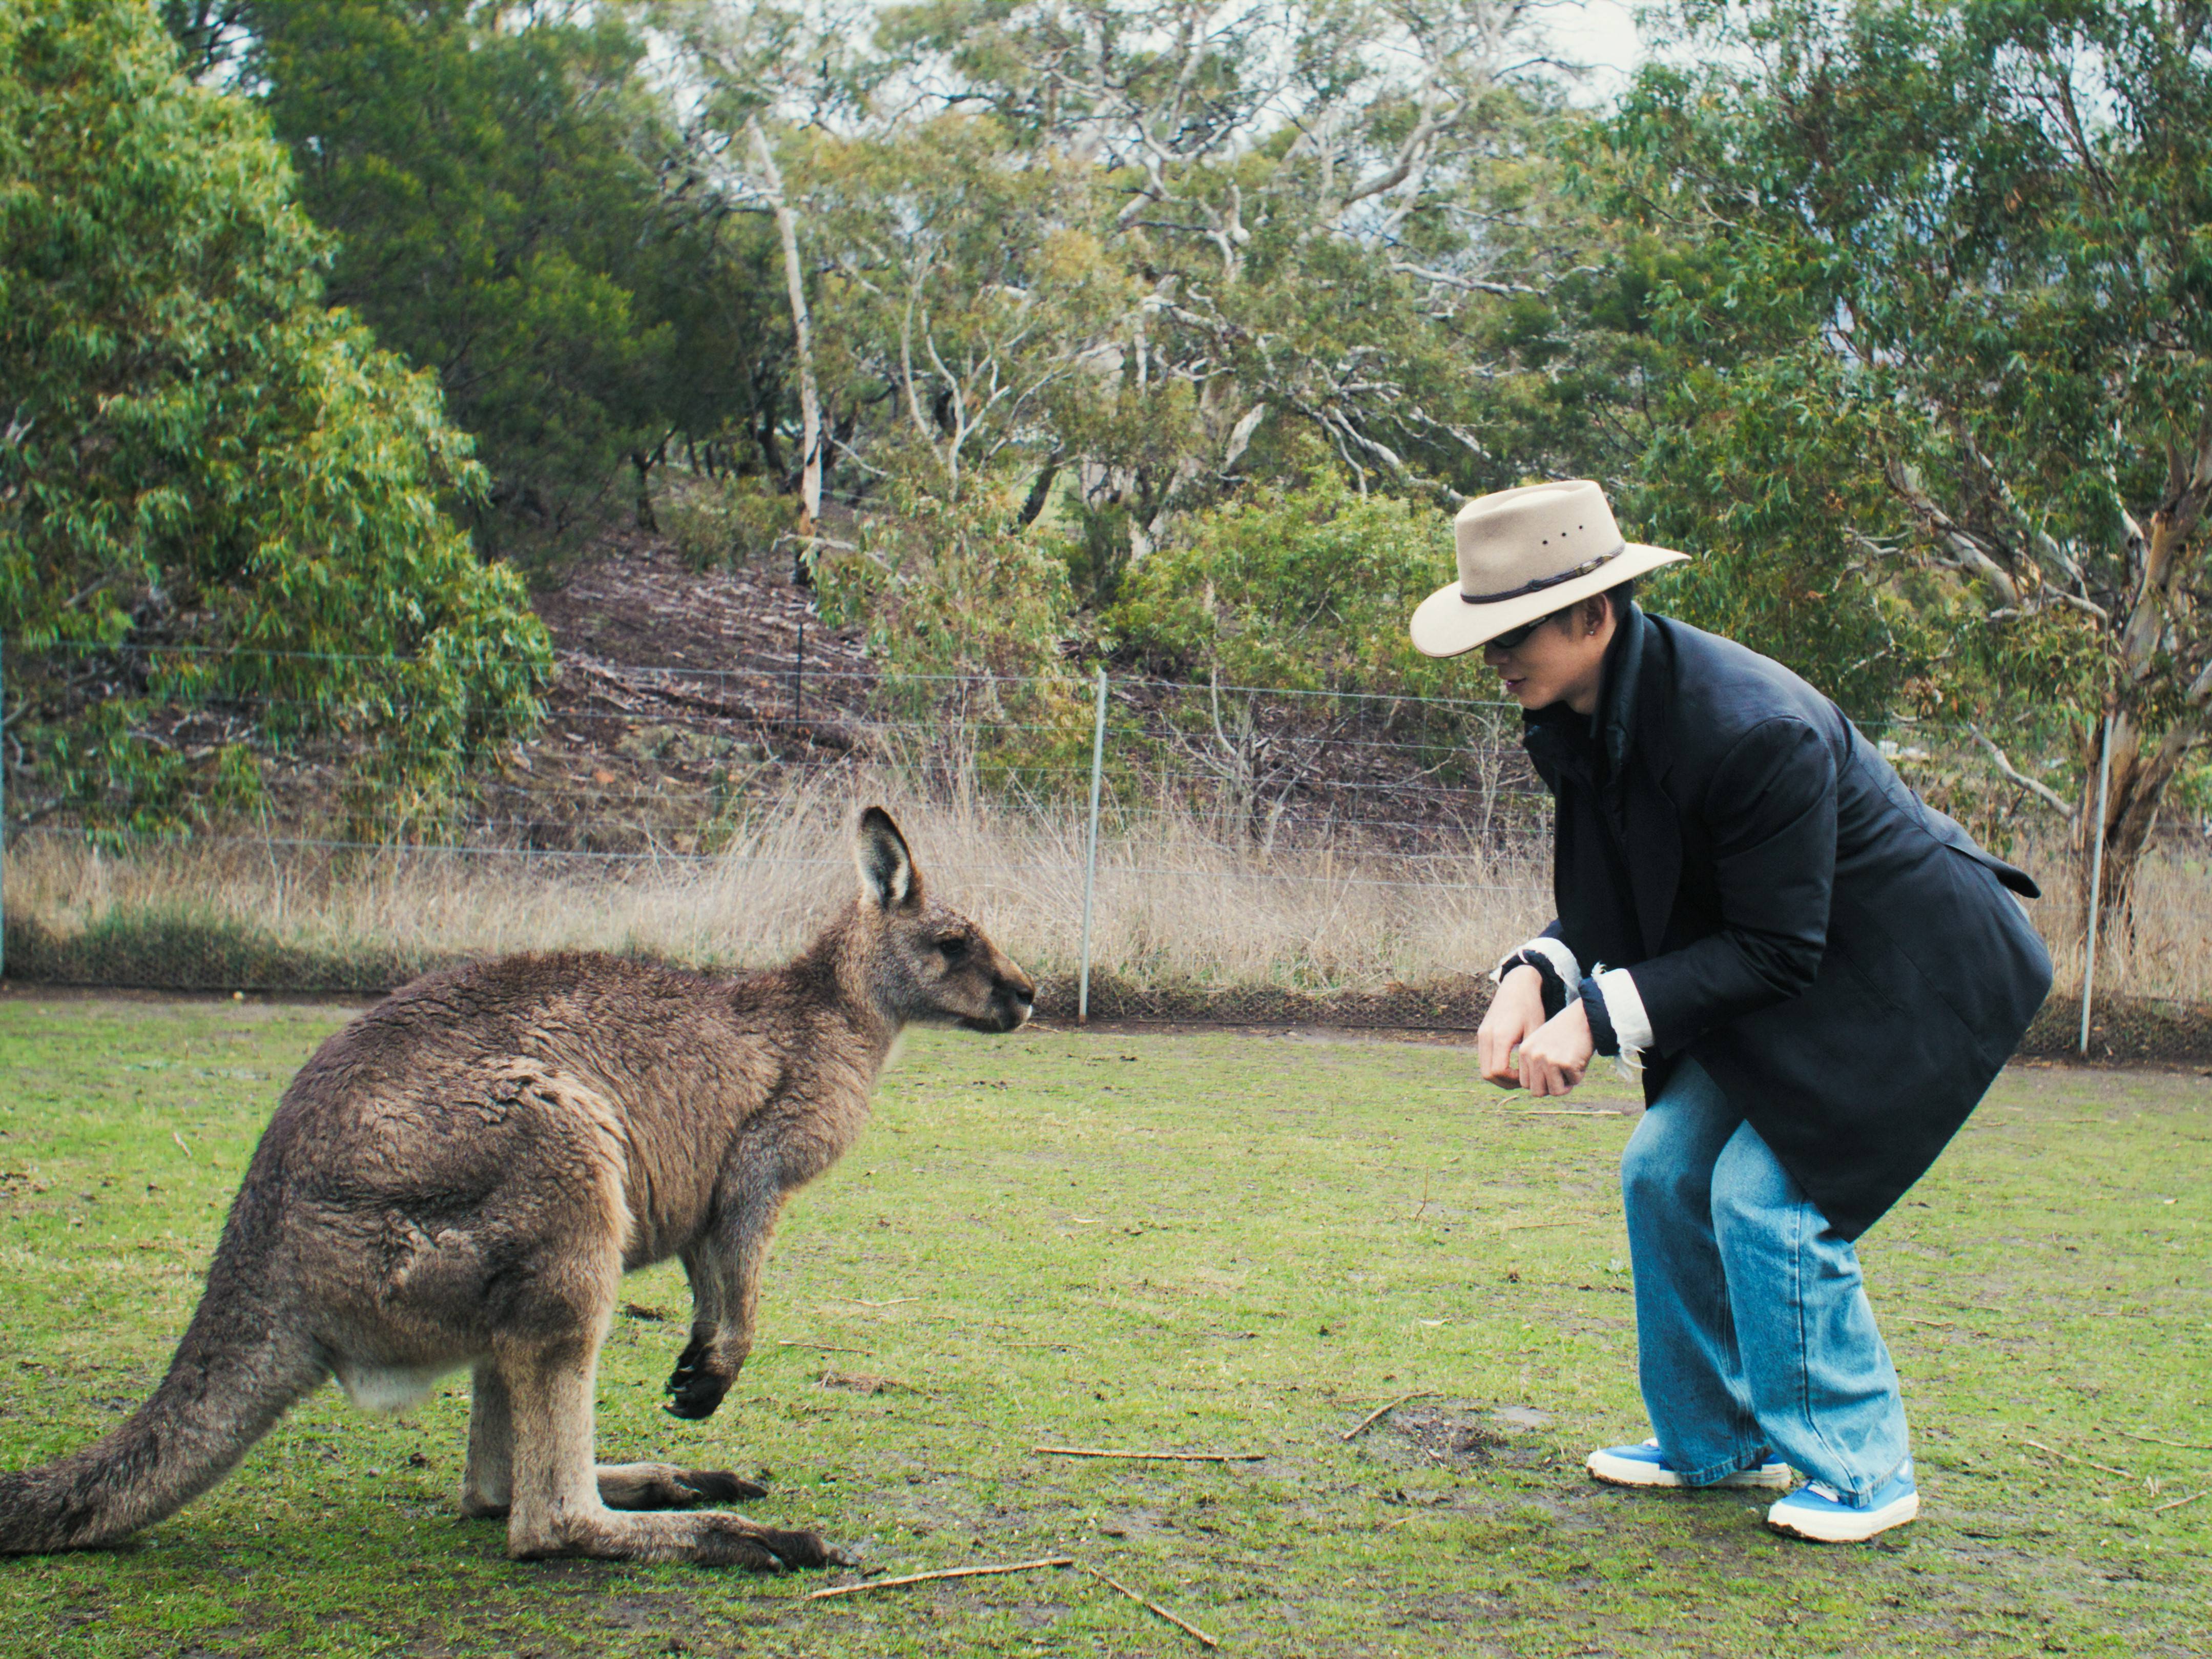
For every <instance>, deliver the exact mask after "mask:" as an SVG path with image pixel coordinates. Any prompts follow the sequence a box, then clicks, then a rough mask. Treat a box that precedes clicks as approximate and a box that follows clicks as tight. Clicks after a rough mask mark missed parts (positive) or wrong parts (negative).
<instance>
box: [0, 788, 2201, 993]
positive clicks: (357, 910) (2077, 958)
mask: <svg viewBox="0 0 2212 1659" xmlns="http://www.w3.org/2000/svg"><path fill="white" fill-rule="evenodd" d="M869 800H880V801H883V802H884V804H886V805H889V806H890V808H891V810H892V811H894V812H895V813H896V815H897V816H898V817H899V819H900V821H901V823H902V824H904V826H905V827H906V829H907V830H908V834H909V835H910V836H911V837H912V839H913V841H914V843H915V853H916V855H917V857H918V859H919V860H920V861H921V866H922V868H923V870H924V872H925V873H926V875H927V877H928V878H930V880H931V881H932V883H933V885H934V888H935V890H936V891H937V892H938V893H939V895H940V896H943V897H944V898H945V899H946V900H947V901H948V902H951V903H954V904H956V905H957V906H959V907H961V908H963V909H966V910H968V911H969V913H971V914H973V915H976V916H978V917H979V918H981V920H982V921H983V922H984V924H985V925H986V926H987V927H988V928H990V930H991V931H992V933H994V936H995V937H997V938H998V939H1000V942H1001V943H1002V944H1003V945H1005V946H1006V949H1007V950H1008V951H1010V952H1012V954H1013V955H1014V956H1015V957H1016V958H1017V959H1018V960H1019V961H1021V962H1023V963H1024V964H1026V965H1028V966H1029V967H1030V968H1031V969H1032V970H1033V971H1036V972H1039V973H1042V974H1048V975H1059V974H1069V973H1073V971H1074V969H1075V967H1076V964H1077V958H1078V942H1079V938H1080V935H1081V929H1082V918H1083V865H1084V842H1085V834H1084V818H1083V814H1082V811H1081V810H1080V809H1079V807H1074V806H1040V807H1036V808H1034V809H1030V810H1019V809H1016V808H1012V807H1009V806H1007V805H1005V804H1004V803H1003V802H998V801H994V800H991V799H988V798H987V797H986V796H985V795H983V794H982V793H981V792H979V791H977V790H975V788H973V787H965V786H961V785H958V784H957V783H956V784H955V785H954V786H952V787H937V788H933V789H924V788H921V787H918V786H917V785H916V784H915V782H914V781H912V777H911V775H905V774H901V773H897V772H894V771H891V770H888V769H866V768H857V767H856V768H851V769H840V770H838V771H836V772H833V773H827V774H818V775H815V776H813V777H811V779H809V780H807V781H805V782H804V783H802V784H799V785H798V786H796V787H793V788H791V789H790V790H789V791H787V793H783V794H782V795H781V796H779V797H778V798H776V799H774V800H773V801H770V802H768V803H765V804H763V805H760V806H758V807H757V808H756V809H755V810H754V811H751V812H750V814H749V815H748V816H747V817H745V818H744V820H743V821H742V822H741V823H738V825H737V826H736V827H735V829H734V830H733V832H732V835H731V836H730V839H729V841H728V842H727V844H726V848H725V849H724V850H723V851H722V852H721V853H720V854H718V855H715V856H713V857H706V858H699V857H684V856H679V855H677V854H647V855H645V856H641V857H637V858H634V859H633V858H622V859H611V858H593V857H589V856H579V855H575V854H517V853H514V852H513V851H509V850H500V849H491V848H484V849H476V850H469V851H453V850H431V849H422V848H415V849H384V850H377V851H346V850H336V851H334V850H330V849H325V848H319V847H286V846H281V845H272V844H270V843H268V842H263V841H261V840H259V839H251V838H249V839H239V840H216V841H207V842H197V843H194V844H191V845H186V846H165V847H149V848H143V849H141V850H139V851H137V852H134V853H133V854H130V855H128V856H118V855H116V854H104V853H100V852H96V851H94V850H92V849H90V848H87V847H86V846H85V845H84V844H83V843H82V842H81V841H76V840H73V839H72V838H70V837H69V836H64V835H36V834H33V835H26V836H21V838H19V839H18V840H17V841H16V842H15V843H14V844H13V845H12V846H11V847H10V848H9V854H8V860H7V868H6V875H7V888H6V905H7V911H8V914H9V915H10V916H11V917H14V918H17V919H23V918H29V919H32V920H34V921H37V922H38V923H40V925H41V926H42V927H44V928H46V930H47V931H48V932H49V933H51V934H52V935H56V936H58V937H61V938H63V939H67V938H70V937H72V936H76V935H81V934H82V933H84V932H85V931H86V930H88V929H91V928H96V927H110V928H120V929H125V930H128V929H130V928H131V927H133V926H143V927H148V928H149V929H152V930H154V931H159V928H157V927H155V925H156V924H159V925H160V927H166V928H167V932H168V933H171V934H173V935H177V936H183V935H185V934H187V933H191V931H192V930H195V929H197V930H203V931H204V930H209V929H213V930H216V931H218V932H221V931H225V930H228V931H229V932H232V933H250V934H252V935H253V936H255V937H257V938H261V939H268V940H270V941H272V942H274V943H277V944H280V945H285V946H289V947H294V948H297V949H301V950H305V951H311V952H314V953H318V954H319V955H322V956H325V957H330V958H332V959H337V960H344V959H347V958H349V957H359V956H362V955H363V954H374V955H376V956H378V957H381V958H384V959H389V960H396V961H399V962H403V963H404V962H420V961H425V960H433V959H438V958H443V957H453V956H461V955H476V954H488V953H496V952H501V951H519V950H544V949H553V948H562V947H589V948H597V949H606V950H622V951H643V952H647V953H651V954H654V955H659V956H663V957H670V958H673V959H676V960H679V961H687V962H696V963H721V964H731V965H742V964H751V963H762V962H767V961H772V960H775V959H777V958H779V957H783V956H786V955H787V954H789V953H790V952H791V951H793V950H794V949H795V948H796V947H797V946H799V945H801V944H802V943H804V942H805V939H807V938H808V937H809V936H810V935H811V933H812V931H813V930H814V929H815V928H816V927H817V926H818V925H819V923H820V921H821V920H822V919H823V917H824V916H825V915H827V914H829V911H830V910H831V909H832V908H833V907H835V906H836V905H838V904H841V903H842V902H845V901H846V900H847V898H848V896H849V895H850V893H851V892H852V890H853V882H854V877H853V873H852V865H851V861H850V858H849V854H848V842H847V836H848V825H849V824H850V823H851V820H852V816H853V813H854V808H855V806H856V805H857V804H858V803H860V802H863V801H869ZM1101 840H1102V844H1101V846H1100V848H1099V860H1098V883H1097V901H1096V905H1095V908H1094V915H1093V929H1092V946H1091V963H1092V967H1093V969H1094V971H1095V972H1097V973H1101V974H1110V975H1117V976H1119V977H1121V978H1122V979H1124V980H1126V981H1131V982H1133V983H1137V984H1143V985H1165V984H1176V983H1186V984H1197V985H1209V986H1225V985H1276V986H1286V987H1302V988H1312V989H1322V988H1330V987H1376V986H1379V985H1382V984H1384V983H1387V982H1389V981H1407V982H1411V983H1419V982H1421V981H1431V980H1435V979H1437V978H1440V977H1443V976H1447V975H1459V974H1465V973H1469V972H1474V971H1480V970H1483V969H1487V967H1488V966H1489V964H1490V963H1492V962H1494V961H1495V960H1496V959H1497V957H1498V955H1499V954H1500V953H1501V952H1502V951H1504V950H1506V949H1509V948H1510V946H1511V945H1513V944H1514V943H1516V942H1517V941H1518V940H1519V939H1522V938H1525V937H1526V936H1527V935H1528V933H1529V932H1531V931H1533V929H1534V927H1537V926H1539V925H1541V922H1542V921H1543V920H1544V918H1545V917H1546V916H1547V915H1549V914H1550V909H1551V906H1550V902H1549V896H1548V891H1547V887H1548V882H1547V869H1546V855H1547V851H1548V849H1547V848H1543V847H1541V846H1537V847H1532V848H1526V849H1524V850H1522V851H1520V852H1517V853H1516V852H1514V851H1511V850H1507V851H1499V850H1498V849H1496V848H1487V849H1486V848H1484V847H1483V846H1482V845H1481V844H1480V842H1479V840H1478V839H1477V837H1476V836H1475V835H1474V833H1473V832H1472V831H1469V832H1468V833H1467V834H1466V835H1464V836H1456V837H1453V836H1444V837H1437V836H1431V837H1429V838H1428V839H1427V840H1426V841H1425V843H1424V844H1425V846H1426V847H1427V848H1429V856H1428V857H1427V858H1423V859H1407V858H1406V857H1403V856H1401V855H1400V854H1396V853H1394V852H1393V851H1391V850H1390V849H1389V848H1382V847H1378V846H1375V845H1371V844H1370V845H1364V846H1363V845H1361V844H1359V843H1358V842H1353V841H1352V840H1350V839H1348V838H1346V836H1343V835H1341V834H1340V835H1339V836H1336V837H1334V838H1331V839H1320V838H1315V837H1312V836H1306V837H1303V838H1302V837H1301V836H1300V835H1299V833H1298V830H1297V826H1296V825H1294V824H1293V825H1290V826H1286V827H1285V832H1284V833H1283V834H1282V835H1281V836H1279V837H1278V839H1277V842H1276V844H1275V845H1274V846H1273V848H1270V849H1267V850H1266V851H1262V850H1261V849H1259V848H1254V847H1251V846H1249V845H1248V844H1246V843H1245V842H1243V841H1242V840H1241V839H1240V838H1239V837H1238V836H1237V835H1236V834H1235V833H1234V832H1230V831H1225V829H1224V827H1223V826H1222V825H1221V824H1220V823H1217V822H1214V821H1212V820H1210V819H1209V818H1207V817H1205V816H1204V815H1202V814H1200V813H1198V812H1195V811H1188V810H1183V809H1176V808H1173V807H1166V808H1163V807H1162V806H1160V805H1157V804H1155V805H1148V806H1146V807H1143V808H1131V809H1126V810H1123V811H1109V815H1108V819H1107V823H1106V826H1105V831H1104V833H1103V836H1102V838H1101ZM1439 853H1441V854H1445V856H1444V857H1443V858H1442V859H1437V857H1436V855H1437V854H1439ZM1462 854H1463V856H1462ZM2027 861H2028V862H2029V863H2030V864H2031V866H2033V867H2034V868H2035V869H2036V871H2037V873H2038V874H2039V877H2040V878H2042V879H2043V880H2044V882H2045V887H2046V890H2047V891H2048V892H2049V894H2050V897H2049V898H2047V899H2045V901H2044V902H2042V903H2041V904H2040V905H2039V906H2038V907H2037V920H2038V921H2039V923H2041V924H2042V925H2043V926H2044V927H2045V933H2046V937H2049V938H2050V939H2051V942H2052V946H2053V956H2054V957H2056V959H2057V966H2058V982H2059V984H2060V985H2061V986H2062V987H2067V986H2072V985H2076V984H2078V983H2079V981H2080V973H2081V947H2080V941H2079V939H2078V936H2077V935H2076V933H2075V928H2076V926H2077V924H2076V921H2075V909H2074V899H2073V885H2072V878H2071V872H2070V869H2069V867H2068V866H2067V865H2066V864H2065V862H2064V855H2063V854H2056V853H2052V854H2044V855H2039V856H2037V855H2031V856H2030V857H2029V858H2028V860H2027ZM167 982H172V983H174V982H179V981H176V980H174V979H170V980H168V981H167ZM2099 983H2100V986H2101V987H2104V988H2106V989H2108V990H2128V991H2133V992H2136V993H2138V994H2145V995H2152V996H2161V997H2172V998H2178V999H2182V1000H2191V1001H2212V875H2208V870H2207V865H2206V860H2205V856H2204V854H2203V851H2202V850H2201V849H2195V848H2168V849H2166V850H2164V851H2161V852H2160V853H2159V854H2156V855H2154V857H2153V858H2152V859H2151V860H2149V861H2148V863H2147V864H2146V866H2145V867H2144V868H2143V870H2142V872H2141V875H2140V877H2139V879H2138V885H2137V897H2136V905H2135V911H2134V916H2133V920H2132V925H2131V926H2130V927H2127V928H2124V929H2122V930H2118V933H2116V936H2115V938H2114V939H2113V941H2112V946H2111V948H2110V949H2109V950H2108V951H2107V953H2106V955H2105V956H2104V957H2103V958H2102V959H2101V960H2100V968H2099Z"/></svg>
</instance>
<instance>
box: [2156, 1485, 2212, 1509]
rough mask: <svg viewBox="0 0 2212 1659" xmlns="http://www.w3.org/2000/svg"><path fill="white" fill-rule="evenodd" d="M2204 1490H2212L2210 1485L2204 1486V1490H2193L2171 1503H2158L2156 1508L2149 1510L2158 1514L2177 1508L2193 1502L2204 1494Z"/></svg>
mask: <svg viewBox="0 0 2212 1659" xmlns="http://www.w3.org/2000/svg"><path fill="white" fill-rule="evenodd" d="M2204 1492H2212V1486H2207V1487H2205V1489H2204ZM2204 1492H2191V1493H2190V1494H2189V1496H2188V1497H2186V1498H2175V1499H2174V1500H2173V1502H2172V1503H2171V1504H2160V1505H2158V1507H2157V1508H2156V1509H2154V1510H2151V1513H2152V1514H2153V1515H2158V1514H2160V1513H2162V1512H2163V1511H2165V1510H2178V1509H2179V1508H2180V1507H2181V1506H2182V1505H2183V1504H2194V1503H2195V1502H2196V1501H2197V1499H2198V1498H2202V1497H2203V1496H2204Z"/></svg>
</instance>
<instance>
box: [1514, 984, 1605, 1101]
mask: <svg viewBox="0 0 2212 1659" xmlns="http://www.w3.org/2000/svg"><path fill="white" fill-rule="evenodd" d="M1596 1052H1597V1039H1596V1038H1595V1037H1593V1036H1591V1035H1590V1028H1589V1012H1587V1011H1586V1010H1585V1009H1584V1008H1583V1000H1582V999H1581V998H1580V997H1570V998H1568V999H1567V1006H1565V1008H1562V1009H1561V1010H1560V1011H1559V1013H1558V1014H1557V1015H1556V1016H1555V1017H1554V1018H1551V1019H1548V1020H1546V1021H1545V1022H1544V1024H1543V1026H1542V1027H1541V1029H1540V1030H1538V1031H1537V1032H1536V1034H1535V1035H1534V1036H1528V1037H1523V1038H1522V1040H1521V1086H1522V1088H1524V1089H1526V1090H1527V1091H1528V1092H1529V1093H1530V1094H1532V1095H1564V1094H1565V1093H1566V1092H1567V1091H1569V1090H1571V1089H1572V1088H1573V1087H1574V1086H1575V1085H1577V1083H1580V1082H1581V1081H1582V1080H1583V1072H1584V1071H1585V1070H1587V1069H1588V1068H1589V1063H1590V1056H1591V1055H1592V1054H1595V1053H1596Z"/></svg>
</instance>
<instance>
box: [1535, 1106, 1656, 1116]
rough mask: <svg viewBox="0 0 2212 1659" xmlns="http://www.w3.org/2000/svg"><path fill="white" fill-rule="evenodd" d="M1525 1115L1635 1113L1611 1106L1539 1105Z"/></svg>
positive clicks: (1614, 1114) (1610, 1114)
mask: <svg viewBox="0 0 2212 1659" xmlns="http://www.w3.org/2000/svg"><path fill="white" fill-rule="evenodd" d="M1521 1115H1522V1116H1523V1117H1633V1116H1635V1115H1636V1114H1635V1113H1633V1112H1632V1111H1629V1110H1628V1109H1626V1108H1623V1109H1620V1110H1618V1111H1616V1110H1614V1109H1613V1108H1612V1107H1610V1106H1539V1107H1535V1108H1534V1109H1531V1110H1528V1111H1526V1112H1523V1113H1522V1114H1521Z"/></svg>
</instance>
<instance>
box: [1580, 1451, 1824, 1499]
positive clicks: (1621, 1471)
mask: <svg viewBox="0 0 2212 1659" xmlns="http://www.w3.org/2000/svg"><path fill="white" fill-rule="evenodd" d="M1589 1472H1590V1478H1591V1479H1592V1480H1602V1481H1604V1482H1605V1483H1606V1485H1607V1486H1688V1485H1689V1484H1690V1483H1689V1482H1688V1481H1686V1480H1683V1479H1682V1477H1681V1476H1680V1474H1676V1473H1675V1472H1674V1470H1673V1469H1670V1468H1668V1467H1667V1460H1666V1459H1665V1458H1663V1457H1662V1456H1660V1455H1659V1443H1658V1442H1657V1441H1656V1440H1647V1441H1645V1442H1644V1443H1643V1444H1642V1445H1640V1446H1601V1447H1600V1448H1599V1449H1597V1450H1595V1451H1594V1452H1592V1453H1591V1454H1590V1455H1589ZM1792 1479H1793V1476H1792V1475H1791V1474H1790V1466H1789V1465H1788V1464H1787V1463H1776V1462H1765V1463H1754V1464H1753V1465H1752V1466H1751V1468H1747V1469H1738V1470H1737V1471H1736V1472H1735V1474H1724V1475H1723V1476H1722V1477H1721V1478H1720V1479H1719V1480H1709V1481H1707V1482H1706V1483H1705V1486H1702V1487H1699V1488H1698V1490H1699V1491H1707V1492H1709V1491H1711V1490H1713V1489H1714V1488H1716V1487H1725V1486H1765V1487H1769V1488H1771V1489H1772V1490H1773V1491H1776V1492H1787V1491H1788V1490H1789V1489H1790V1480H1792Z"/></svg>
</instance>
